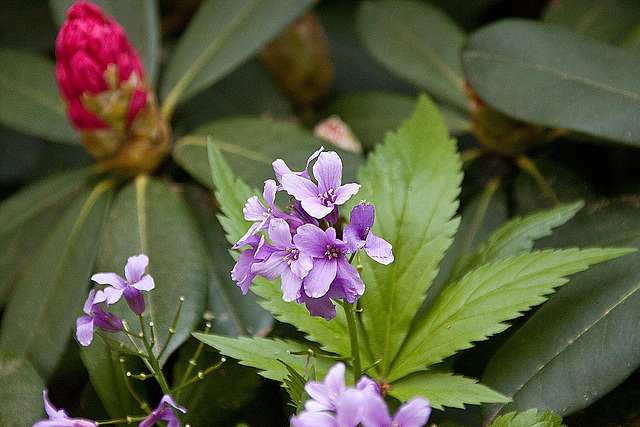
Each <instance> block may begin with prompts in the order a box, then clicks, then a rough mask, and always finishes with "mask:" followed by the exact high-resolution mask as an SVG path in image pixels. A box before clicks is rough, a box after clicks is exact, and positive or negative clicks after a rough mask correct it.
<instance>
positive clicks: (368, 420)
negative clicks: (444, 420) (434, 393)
mask: <svg viewBox="0 0 640 427" xmlns="http://www.w3.org/2000/svg"><path fill="white" fill-rule="evenodd" d="M344 373H345V365H344V363H337V364H336V365H334V366H333V367H332V368H331V369H330V370H329V372H328V373H327V376H326V377H325V378H324V381H323V382H321V383H319V382H314V381H310V382H308V383H307V384H306V385H305V387H304V389H305V391H306V392H307V393H308V394H309V396H310V397H311V399H310V400H307V402H306V403H305V410H304V411H302V412H301V413H300V414H298V415H296V416H293V417H291V425H292V426H293V427H356V426H358V425H362V426H363V427H422V426H424V425H425V424H426V423H427V420H428V419H429V415H431V406H430V405H429V401H428V400H427V399H425V398H422V397H415V398H413V399H410V400H409V401H407V402H406V403H404V404H403V405H401V406H400V407H399V408H398V410H397V411H396V413H395V414H394V416H393V417H391V415H390V414H389V408H388V407H387V404H386V402H385V401H384V399H383V398H382V396H381V395H380V388H379V387H378V384H376V382H375V381H373V380H372V379H371V378H369V377H367V376H364V375H363V376H362V377H361V378H360V380H359V381H358V382H357V383H356V386H355V387H350V388H347V387H346V385H345V382H344Z"/></svg>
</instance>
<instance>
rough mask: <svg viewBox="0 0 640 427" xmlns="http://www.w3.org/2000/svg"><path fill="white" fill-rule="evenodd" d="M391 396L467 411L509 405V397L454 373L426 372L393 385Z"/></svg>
mask: <svg viewBox="0 0 640 427" xmlns="http://www.w3.org/2000/svg"><path fill="white" fill-rule="evenodd" d="M391 385H392V387H393V388H392V389H391V391H390V392H389V394H390V395H392V396H394V397H396V398H398V399H400V401H402V402H404V401H407V400H409V399H411V398H412V397H415V396H422V397H426V398H427V399H429V402H430V404H431V407H432V408H434V409H443V407H444V406H448V407H451V408H461V409H462V408H464V405H478V404H480V403H492V402H508V401H509V398H508V397H505V396H503V395H501V394H500V393H498V392H496V391H493V390H491V389H490V388H489V387H487V386H485V385H482V384H478V380H475V379H472V378H467V377H463V376H461V375H454V374H453V373H451V372H432V371H422V372H418V373H416V374H414V375H411V376H408V377H405V378H402V379H400V380H398V381H394V382H393V383H391Z"/></svg>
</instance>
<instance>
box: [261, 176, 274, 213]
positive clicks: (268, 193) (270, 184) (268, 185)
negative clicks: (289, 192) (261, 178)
mask: <svg viewBox="0 0 640 427" xmlns="http://www.w3.org/2000/svg"><path fill="white" fill-rule="evenodd" d="M276 191H277V186H276V182H275V181H274V180H272V179H268V180H266V181H265V182H264V189H263V190H262V198H264V201H265V202H266V203H267V206H269V207H270V208H271V209H273V210H275V209H276V206H275V203H276Z"/></svg>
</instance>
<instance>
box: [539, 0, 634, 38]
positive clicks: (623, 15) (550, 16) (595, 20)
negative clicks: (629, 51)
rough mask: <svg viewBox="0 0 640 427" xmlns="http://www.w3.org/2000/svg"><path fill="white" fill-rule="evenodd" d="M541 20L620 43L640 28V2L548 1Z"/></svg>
mask: <svg viewBox="0 0 640 427" xmlns="http://www.w3.org/2000/svg"><path fill="white" fill-rule="evenodd" d="M542 20H543V21H544V22H547V23H549V24H554V25H558V26H561V27H565V28H569V29H571V30H574V31H578V32H580V33H583V34H587V35H589V36H591V37H593V38H595V39H598V40H601V41H603V42H605V43H610V44H614V45H618V46H619V45H621V44H622V43H623V42H624V41H625V40H626V39H627V38H628V37H629V35H630V34H631V33H633V32H634V31H636V30H637V27H638V21H640V3H638V2H634V1H625V0H563V1H558V2H549V3H548V5H547V8H546V9H545V11H544V14H543V16H542Z"/></svg>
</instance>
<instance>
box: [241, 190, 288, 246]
mask: <svg viewBox="0 0 640 427" xmlns="http://www.w3.org/2000/svg"><path fill="white" fill-rule="evenodd" d="M262 197H263V198H264V201H265V202H266V203H267V206H268V207H265V206H264V205H263V204H262V203H261V202H260V199H259V198H258V196H252V197H250V198H249V200H247V203H245V205H244V208H242V212H243V213H244V219H246V220H247V221H255V222H254V223H253V224H252V225H251V227H250V228H249V230H247V232H246V233H245V234H244V236H242V237H241V238H240V240H238V243H236V244H235V245H234V246H233V249H238V248H241V247H243V246H244V245H246V244H247V240H248V239H249V237H251V236H253V235H254V234H256V233H257V232H259V231H262V230H266V229H267V228H269V223H270V222H271V219H272V218H276V217H277V218H286V217H287V215H285V214H283V213H282V212H280V211H279V210H278V209H277V208H276V206H275V201H276V182H275V181H274V180H272V179H268V180H266V181H265V182H264V190H263V191H262Z"/></svg>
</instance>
